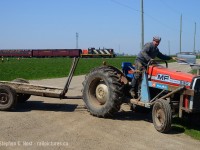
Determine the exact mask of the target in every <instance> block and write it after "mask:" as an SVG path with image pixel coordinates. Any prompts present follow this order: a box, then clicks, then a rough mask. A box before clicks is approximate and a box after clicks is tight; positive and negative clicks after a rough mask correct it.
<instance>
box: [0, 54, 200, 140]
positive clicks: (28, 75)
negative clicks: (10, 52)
mask: <svg viewBox="0 0 200 150" xmlns="http://www.w3.org/2000/svg"><path fill="white" fill-rule="evenodd" d="M134 60H135V58H134V57H121V58H114V59H106V58H96V59H95V58H94V59H87V58H84V59H80V60H79V64H78V66H77V69H76V72H75V75H83V74H87V73H88V72H89V71H90V70H91V69H92V68H94V67H97V66H100V65H102V62H103V61H106V62H107V64H109V65H113V66H115V67H117V68H119V69H121V63H122V62H125V61H126V62H134ZM71 63H72V59H71V58H43V59H41V58H23V59H21V60H20V61H19V60H17V59H16V58H12V59H9V61H7V60H5V61H4V62H0V72H1V75H0V80H3V81H11V80H13V79H16V78H24V79H28V80H30V79H45V78H59V77H66V76H68V73H69V70H70V67H71ZM173 127H175V128H174V130H175V131H176V130H177V132H179V131H181V132H184V133H186V134H188V135H190V136H192V137H193V138H195V139H198V140H200V127H198V126H195V125H191V124H190V123H189V122H188V121H180V120H178V121H177V119H176V120H175V124H174V125H173Z"/></svg>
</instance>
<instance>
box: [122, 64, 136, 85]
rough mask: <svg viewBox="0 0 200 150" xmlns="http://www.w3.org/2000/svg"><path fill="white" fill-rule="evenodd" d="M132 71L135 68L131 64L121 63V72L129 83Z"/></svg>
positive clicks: (132, 75)
mask: <svg viewBox="0 0 200 150" xmlns="http://www.w3.org/2000/svg"><path fill="white" fill-rule="evenodd" d="M133 70H135V67H134V66H133V65H132V63H130V62H122V72H123V73H124V75H125V76H126V77H127V79H128V80H129V81H131V80H132V79H133V77H134V74H133Z"/></svg>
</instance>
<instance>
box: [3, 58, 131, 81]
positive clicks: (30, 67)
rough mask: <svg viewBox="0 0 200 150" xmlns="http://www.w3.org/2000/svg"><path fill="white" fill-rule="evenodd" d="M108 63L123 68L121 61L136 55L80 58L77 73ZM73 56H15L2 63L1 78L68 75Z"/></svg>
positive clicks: (41, 77) (86, 71)
mask: <svg viewBox="0 0 200 150" xmlns="http://www.w3.org/2000/svg"><path fill="white" fill-rule="evenodd" d="M103 61H106V62H107V64H110V65H113V66H115V67H117V68H119V69H120V68H121V62H123V61H129V62H134V57H122V58H115V59H106V58H98V59H95V58H94V59H86V58H85V59H80V60H79V64H78V66H77V69H76V72H75V75H83V74H86V73H88V72H89V71H90V70H91V69H92V68H94V67H97V66H100V65H102V62H103ZM71 62H72V59H71V58H43V59H40V58H31V59H30V58H23V59H21V60H20V61H19V60H17V59H15V58H13V59H9V61H4V62H3V63H0V72H1V76H0V80H4V81H11V80H13V79H15V78H24V79H45V78H59V77H66V76H68V73H69V71H70V68H71Z"/></svg>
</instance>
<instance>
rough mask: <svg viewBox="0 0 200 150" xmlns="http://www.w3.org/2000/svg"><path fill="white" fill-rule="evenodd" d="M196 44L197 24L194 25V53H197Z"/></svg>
mask: <svg viewBox="0 0 200 150" xmlns="http://www.w3.org/2000/svg"><path fill="white" fill-rule="evenodd" d="M195 44H196V22H195V24H194V49H193V52H194V53H195V49H196V48H195Z"/></svg>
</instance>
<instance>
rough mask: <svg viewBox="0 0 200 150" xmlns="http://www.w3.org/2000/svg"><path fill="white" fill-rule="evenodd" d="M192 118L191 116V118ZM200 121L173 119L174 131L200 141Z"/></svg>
mask: <svg viewBox="0 0 200 150" xmlns="http://www.w3.org/2000/svg"><path fill="white" fill-rule="evenodd" d="M190 117H191V116H190ZM196 117H197V118H199V117H200V115H197V116H196ZM199 120H200V119H197V121H194V118H193V119H191V118H189V117H188V118H184V119H180V118H174V119H173V125H172V129H173V130H174V131H175V132H184V133H185V134H187V135H189V136H191V137H192V138H194V139H197V140H200V123H199Z"/></svg>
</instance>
